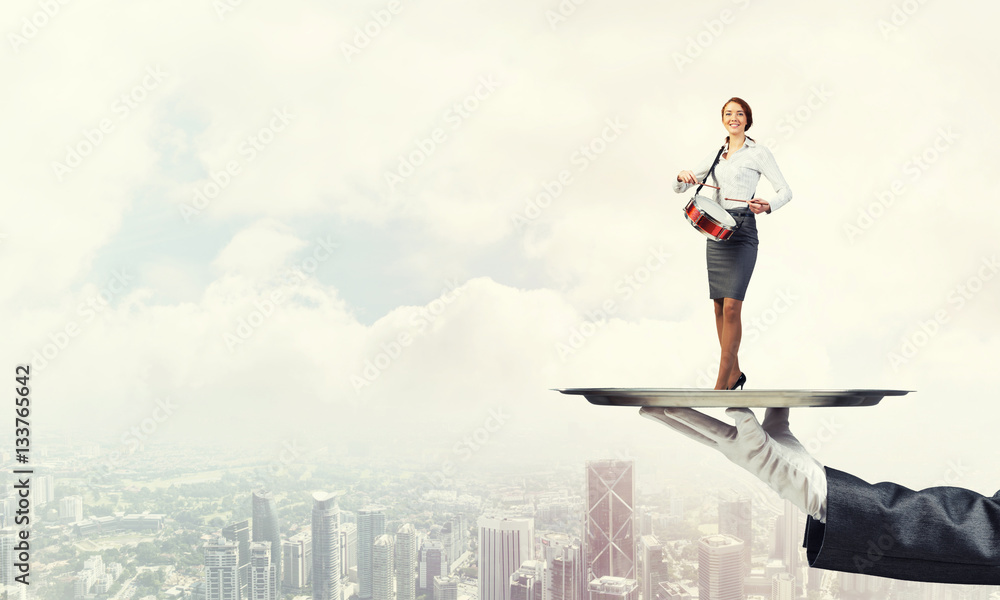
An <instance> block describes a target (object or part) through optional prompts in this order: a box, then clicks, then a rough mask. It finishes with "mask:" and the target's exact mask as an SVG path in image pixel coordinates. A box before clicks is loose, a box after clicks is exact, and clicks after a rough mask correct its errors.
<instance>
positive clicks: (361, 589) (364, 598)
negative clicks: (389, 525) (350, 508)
mask: <svg viewBox="0 0 1000 600" xmlns="http://www.w3.org/2000/svg"><path fill="white" fill-rule="evenodd" d="M381 535H385V508H384V507H382V506H366V507H364V508H362V509H361V510H359V511H358V596H359V597H360V599H361V600H372V546H373V545H374V544H375V540H376V539H378V537H379V536H381Z"/></svg>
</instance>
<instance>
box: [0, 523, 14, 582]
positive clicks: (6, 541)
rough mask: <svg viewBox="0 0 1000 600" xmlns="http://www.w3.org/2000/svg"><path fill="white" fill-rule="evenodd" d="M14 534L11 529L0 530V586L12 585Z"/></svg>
mask: <svg viewBox="0 0 1000 600" xmlns="http://www.w3.org/2000/svg"><path fill="white" fill-rule="evenodd" d="M16 539H17V538H16V534H15V533H14V530H13V529H10V528H7V529H0V586H4V585H14V577H15V575H14V562H15V561H14V545H15V544H16V543H17V542H16Z"/></svg>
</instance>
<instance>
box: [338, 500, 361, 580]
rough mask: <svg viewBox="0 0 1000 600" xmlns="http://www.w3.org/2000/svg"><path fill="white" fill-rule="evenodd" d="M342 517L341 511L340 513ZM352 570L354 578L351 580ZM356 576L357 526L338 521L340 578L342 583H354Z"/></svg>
mask: <svg viewBox="0 0 1000 600" xmlns="http://www.w3.org/2000/svg"><path fill="white" fill-rule="evenodd" d="M341 515H343V511H341ZM351 569H354V578H353V579H352V578H351ZM357 574H358V524H357V523H345V522H344V521H343V520H341V521H340V577H341V578H342V579H343V581H345V582H346V581H356V580H357Z"/></svg>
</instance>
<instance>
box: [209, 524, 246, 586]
mask: <svg viewBox="0 0 1000 600" xmlns="http://www.w3.org/2000/svg"><path fill="white" fill-rule="evenodd" d="M203 550H204V555H205V600H243V598H241V596H240V586H239V572H238V565H239V552H240V550H239V546H238V545H237V543H236V542H230V541H229V540H227V539H226V538H225V537H222V536H219V538H218V539H217V540H216V541H215V542H214V543H206V544H205V546H204V547H203Z"/></svg>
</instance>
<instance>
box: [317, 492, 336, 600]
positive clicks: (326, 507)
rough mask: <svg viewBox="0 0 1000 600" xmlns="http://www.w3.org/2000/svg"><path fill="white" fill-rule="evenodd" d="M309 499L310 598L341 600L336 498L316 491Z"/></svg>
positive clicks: (333, 495)
mask: <svg viewBox="0 0 1000 600" xmlns="http://www.w3.org/2000/svg"><path fill="white" fill-rule="evenodd" d="M312 497H313V509H312V597H313V600H341V599H340V596H341V593H340V531H339V528H340V509H339V508H338V507H337V496H336V495H335V494H328V493H326V492H316V493H314V494H313V496H312Z"/></svg>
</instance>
